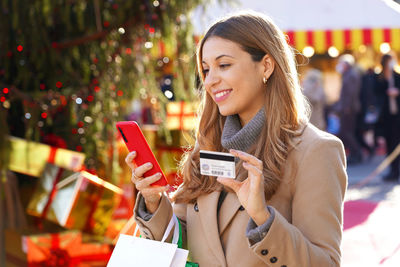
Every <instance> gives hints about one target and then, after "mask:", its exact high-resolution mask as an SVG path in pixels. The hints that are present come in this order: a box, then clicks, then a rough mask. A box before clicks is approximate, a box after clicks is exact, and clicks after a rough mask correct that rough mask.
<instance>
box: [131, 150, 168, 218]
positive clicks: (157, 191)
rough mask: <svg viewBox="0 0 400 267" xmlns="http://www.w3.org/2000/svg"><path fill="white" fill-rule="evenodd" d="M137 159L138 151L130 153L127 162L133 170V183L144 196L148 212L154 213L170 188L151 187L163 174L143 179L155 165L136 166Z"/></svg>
mask: <svg viewBox="0 0 400 267" xmlns="http://www.w3.org/2000/svg"><path fill="white" fill-rule="evenodd" d="M135 157H136V151H132V152H130V153H129V154H128V155H127V156H126V158H125V162H126V164H128V166H129V168H131V170H132V178H131V180H132V182H133V183H134V184H135V186H136V189H137V190H138V191H140V193H141V194H142V196H143V198H144V201H145V203H146V208H147V211H148V212H150V213H154V212H155V211H156V210H157V208H158V205H159V204H160V199H161V195H162V193H163V192H165V191H167V190H168V189H169V186H168V185H167V186H151V184H152V183H154V182H156V181H158V180H159V179H160V178H161V173H156V174H154V175H152V176H149V177H143V174H144V173H145V172H147V171H148V170H151V169H152V168H153V165H152V164H151V163H150V162H148V163H145V164H143V165H140V166H137V167H136V166H135V164H133V160H134V158H135Z"/></svg>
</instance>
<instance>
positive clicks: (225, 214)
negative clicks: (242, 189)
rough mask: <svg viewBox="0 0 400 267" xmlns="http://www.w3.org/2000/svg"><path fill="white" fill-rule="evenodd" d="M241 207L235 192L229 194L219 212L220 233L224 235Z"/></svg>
mask: <svg viewBox="0 0 400 267" xmlns="http://www.w3.org/2000/svg"><path fill="white" fill-rule="evenodd" d="M239 207H240V202H239V199H238V198H237V196H236V194H235V193H234V192H228V194H227V195H226V198H225V200H224V202H223V203H222V206H221V209H220V211H219V223H220V225H219V229H220V231H219V233H220V235H222V233H223V232H224V230H225V229H226V227H227V226H228V224H229V223H230V222H231V221H232V219H233V217H234V216H235V215H236V213H237V212H238V210H239Z"/></svg>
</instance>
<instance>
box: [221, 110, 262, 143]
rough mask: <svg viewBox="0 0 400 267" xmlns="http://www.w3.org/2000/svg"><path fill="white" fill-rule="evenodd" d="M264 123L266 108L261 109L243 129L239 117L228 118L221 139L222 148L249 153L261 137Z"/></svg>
mask: <svg viewBox="0 0 400 267" xmlns="http://www.w3.org/2000/svg"><path fill="white" fill-rule="evenodd" d="M264 123H265V114H264V108H262V109H260V111H258V113H257V114H256V115H255V116H254V118H252V119H251V121H250V122H248V123H247V124H246V125H245V126H244V127H243V128H242V126H241V124H240V120H239V116H238V115H231V116H228V117H226V120H225V125H224V129H223V130H222V137H221V144H222V146H223V147H224V148H225V149H228V150H229V149H237V150H241V151H248V150H249V149H250V148H251V146H252V145H253V144H254V143H255V142H256V141H257V138H258V137H259V136H260V134H261V130H262V128H263V125H264Z"/></svg>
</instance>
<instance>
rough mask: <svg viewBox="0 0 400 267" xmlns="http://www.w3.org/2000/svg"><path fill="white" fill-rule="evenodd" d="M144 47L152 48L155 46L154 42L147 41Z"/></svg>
mask: <svg viewBox="0 0 400 267" xmlns="http://www.w3.org/2000/svg"><path fill="white" fill-rule="evenodd" d="M144 47H146V48H147V49H150V48H152V47H153V43H152V42H146V43H145V44H144Z"/></svg>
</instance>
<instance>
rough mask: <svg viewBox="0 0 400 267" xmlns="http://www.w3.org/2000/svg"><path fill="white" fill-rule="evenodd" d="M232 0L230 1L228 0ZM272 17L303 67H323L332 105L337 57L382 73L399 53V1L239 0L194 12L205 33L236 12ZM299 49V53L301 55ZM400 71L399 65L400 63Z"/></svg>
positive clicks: (200, 30) (336, 83)
mask: <svg viewBox="0 0 400 267" xmlns="http://www.w3.org/2000/svg"><path fill="white" fill-rule="evenodd" d="M228 2H229V1H228ZM246 9H251V10H256V11H258V12H261V13H265V14H267V15H268V16H270V17H271V18H272V19H273V20H274V21H275V22H276V23H277V25H278V26H279V27H280V28H281V29H282V30H283V31H284V32H285V33H286V34H287V36H288V42H289V44H290V45H292V46H293V47H294V48H295V49H296V50H297V51H298V52H300V53H301V54H303V55H304V56H306V58H305V57H303V56H300V55H298V56H297V60H298V62H299V71H300V73H304V72H305V71H307V69H308V68H310V67H313V68H317V69H320V70H322V71H323V73H324V85H325V86H324V88H325V91H326V94H327V100H328V103H329V102H330V103H332V102H335V101H336V100H337V98H338V95H339V85H340V80H339V75H338V74H337V73H336V71H335V65H336V58H337V57H338V56H339V55H340V54H342V53H351V54H353V55H354V56H355V58H356V61H357V64H358V65H359V66H360V68H361V69H362V70H366V69H368V68H375V70H376V71H379V61H380V57H381V55H382V54H385V53H392V54H393V55H394V56H396V57H397V58H399V56H400V5H399V4H397V3H396V2H394V1H392V0H352V1H346V0H336V1H329V0H302V1H293V0H281V1H273V0H265V1H257V0H240V1H232V2H231V3H223V4H217V3H215V5H214V6H212V7H209V8H208V9H207V10H206V11H205V10H196V12H195V13H194V19H193V22H194V25H195V27H196V28H195V29H196V31H197V32H196V33H197V34H198V35H201V34H202V33H203V32H204V31H205V30H206V27H207V25H208V24H210V23H211V22H212V21H213V20H215V19H216V18H218V17H220V16H222V15H224V14H228V13H231V12H234V11H237V10H246ZM300 53H299V54H300ZM397 70H398V71H399V72H400V66H399V65H398V66H397Z"/></svg>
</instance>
